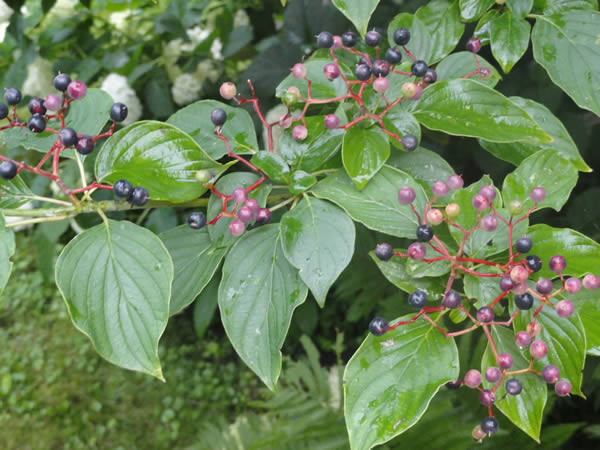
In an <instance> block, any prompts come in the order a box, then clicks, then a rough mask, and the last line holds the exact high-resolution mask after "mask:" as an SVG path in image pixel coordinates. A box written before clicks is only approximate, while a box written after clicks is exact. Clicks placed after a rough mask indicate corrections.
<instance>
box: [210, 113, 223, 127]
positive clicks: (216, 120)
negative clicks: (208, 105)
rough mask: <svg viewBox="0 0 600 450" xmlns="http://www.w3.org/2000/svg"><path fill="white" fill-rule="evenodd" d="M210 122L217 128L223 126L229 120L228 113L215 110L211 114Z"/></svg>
mask: <svg viewBox="0 0 600 450" xmlns="http://www.w3.org/2000/svg"><path fill="white" fill-rule="evenodd" d="M210 120H211V121H212V123H213V124H215V126H217V127H220V126H223V124H224V123H225V121H226V120H227V113H226V112H225V110H224V109H221V108H215V109H213V110H212V112H211V113H210Z"/></svg>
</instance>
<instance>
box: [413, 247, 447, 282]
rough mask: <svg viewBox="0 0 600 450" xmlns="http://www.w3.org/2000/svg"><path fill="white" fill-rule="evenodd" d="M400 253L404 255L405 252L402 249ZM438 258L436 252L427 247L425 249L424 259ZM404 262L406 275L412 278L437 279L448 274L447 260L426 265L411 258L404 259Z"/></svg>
mask: <svg viewBox="0 0 600 450" xmlns="http://www.w3.org/2000/svg"><path fill="white" fill-rule="evenodd" d="M402 253H404V254H406V253H407V250H406V249H402ZM438 256H440V254H439V253H438V252H436V251H435V250H434V249H432V248H431V247H429V246H426V247H425V258H436V257H438ZM404 260H405V261H406V274H407V275H408V276H409V277H413V278H424V277H439V276H442V275H445V274H447V273H448V272H450V264H449V262H448V261H447V260H441V261H434V262H432V263H426V262H424V261H416V260H414V259H411V258H404Z"/></svg>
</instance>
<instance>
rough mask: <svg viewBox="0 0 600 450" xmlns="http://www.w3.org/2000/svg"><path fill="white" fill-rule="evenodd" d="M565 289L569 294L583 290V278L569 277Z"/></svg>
mask: <svg viewBox="0 0 600 450" xmlns="http://www.w3.org/2000/svg"><path fill="white" fill-rule="evenodd" d="M565 289H566V290H567V292H568V293H569V294H577V293H578V292H579V291H580V290H581V280H580V279H579V278H573V277H571V278H567V281H565Z"/></svg>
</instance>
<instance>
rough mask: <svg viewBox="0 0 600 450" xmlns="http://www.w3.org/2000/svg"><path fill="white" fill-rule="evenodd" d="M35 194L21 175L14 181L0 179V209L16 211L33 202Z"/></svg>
mask: <svg viewBox="0 0 600 450" xmlns="http://www.w3.org/2000/svg"><path fill="white" fill-rule="evenodd" d="M32 195H33V192H31V190H30V189H29V187H28V186H27V185H26V184H25V182H24V181H23V179H22V178H21V176H20V175H17V176H16V177H15V178H13V179H12V180H10V181H9V180H5V179H4V178H0V208H6V209H14V208H18V207H19V206H23V205H24V204H25V203H27V202H29V201H30V200H31V198H30V197H31V196H32Z"/></svg>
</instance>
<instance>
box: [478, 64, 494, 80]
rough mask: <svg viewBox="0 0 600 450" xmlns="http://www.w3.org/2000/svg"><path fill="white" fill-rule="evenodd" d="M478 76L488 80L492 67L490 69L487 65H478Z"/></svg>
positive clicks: (490, 76)
mask: <svg viewBox="0 0 600 450" xmlns="http://www.w3.org/2000/svg"><path fill="white" fill-rule="evenodd" d="M479 78H481V79H483V80H489V79H490V78H492V69H490V68H489V67H480V68H479Z"/></svg>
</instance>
